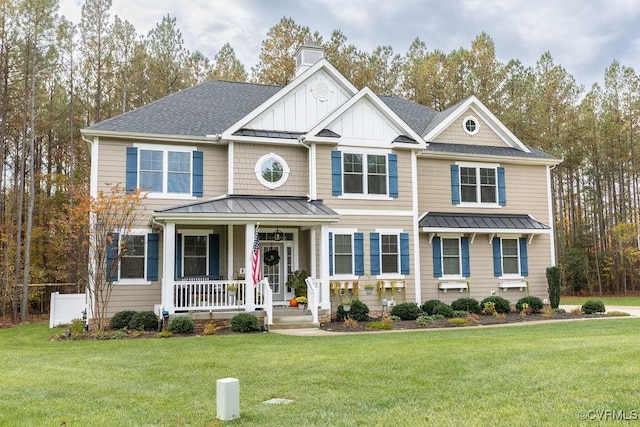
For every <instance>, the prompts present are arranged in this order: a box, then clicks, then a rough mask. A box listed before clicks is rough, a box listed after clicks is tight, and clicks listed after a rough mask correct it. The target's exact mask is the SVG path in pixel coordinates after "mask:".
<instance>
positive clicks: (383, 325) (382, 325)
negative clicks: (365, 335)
mask: <svg viewBox="0 0 640 427" xmlns="http://www.w3.org/2000/svg"><path fill="white" fill-rule="evenodd" d="M364 327H365V328H366V329H376V330H382V331H385V330H390V329H393V328H394V327H395V326H394V325H393V323H389V322H384V321H381V320H377V321H375V322H369V323H367V324H366V325H365V326H364Z"/></svg>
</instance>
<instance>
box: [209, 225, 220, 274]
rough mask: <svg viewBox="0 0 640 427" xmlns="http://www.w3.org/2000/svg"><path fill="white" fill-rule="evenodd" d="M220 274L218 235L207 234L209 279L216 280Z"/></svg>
mask: <svg viewBox="0 0 640 427" xmlns="http://www.w3.org/2000/svg"><path fill="white" fill-rule="evenodd" d="M219 275H220V235H219V234H209V279H211V280H218V276H219Z"/></svg>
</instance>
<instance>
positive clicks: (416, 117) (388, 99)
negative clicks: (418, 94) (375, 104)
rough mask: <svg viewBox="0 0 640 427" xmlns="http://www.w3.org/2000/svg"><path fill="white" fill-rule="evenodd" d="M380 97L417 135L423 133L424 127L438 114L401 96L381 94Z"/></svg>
mask: <svg viewBox="0 0 640 427" xmlns="http://www.w3.org/2000/svg"><path fill="white" fill-rule="evenodd" d="M380 99H381V100H382V102H384V103H385V104H387V106H388V107H389V108H391V110H392V111H393V112H394V113H396V114H397V115H398V116H399V117H400V118H401V119H402V120H403V121H404V122H405V123H406V124H408V125H409V127H410V128H411V129H413V130H414V131H415V132H416V133H417V134H418V135H425V132H424V131H425V128H426V127H427V126H428V125H429V123H430V122H431V120H433V118H434V117H435V116H436V114H438V112H437V111H435V110H432V109H431V108H428V107H425V106H424V105H420V104H417V103H415V102H413V101H408V100H406V99H403V98H396V97H393V96H381V97H380Z"/></svg>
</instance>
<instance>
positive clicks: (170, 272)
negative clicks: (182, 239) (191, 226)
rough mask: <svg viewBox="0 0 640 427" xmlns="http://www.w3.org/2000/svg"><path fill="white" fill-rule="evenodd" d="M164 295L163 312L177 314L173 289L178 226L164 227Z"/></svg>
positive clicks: (170, 224) (162, 299)
mask: <svg viewBox="0 0 640 427" xmlns="http://www.w3.org/2000/svg"><path fill="white" fill-rule="evenodd" d="M162 244H163V246H162V294H161V299H160V303H161V305H162V309H163V310H167V311H168V312H169V314H173V313H174V312H175V302H174V301H173V295H174V292H173V287H174V278H175V277H176V274H175V262H174V260H175V259H176V225H175V224H173V223H168V224H166V225H165V226H164V232H163V233H162Z"/></svg>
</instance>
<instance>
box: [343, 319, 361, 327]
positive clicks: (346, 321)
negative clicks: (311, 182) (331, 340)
mask: <svg viewBox="0 0 640 427" xmlns="http://www.w3.org/2000/svg"><path fill="white" fill-rule="evenodd" d="M359 326H360V325H359V324H358V321H357V320H356V319H352V318H351V317H347V318H345V319H344V327H345V328H347V329H358V327H359Z"/></svg>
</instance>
